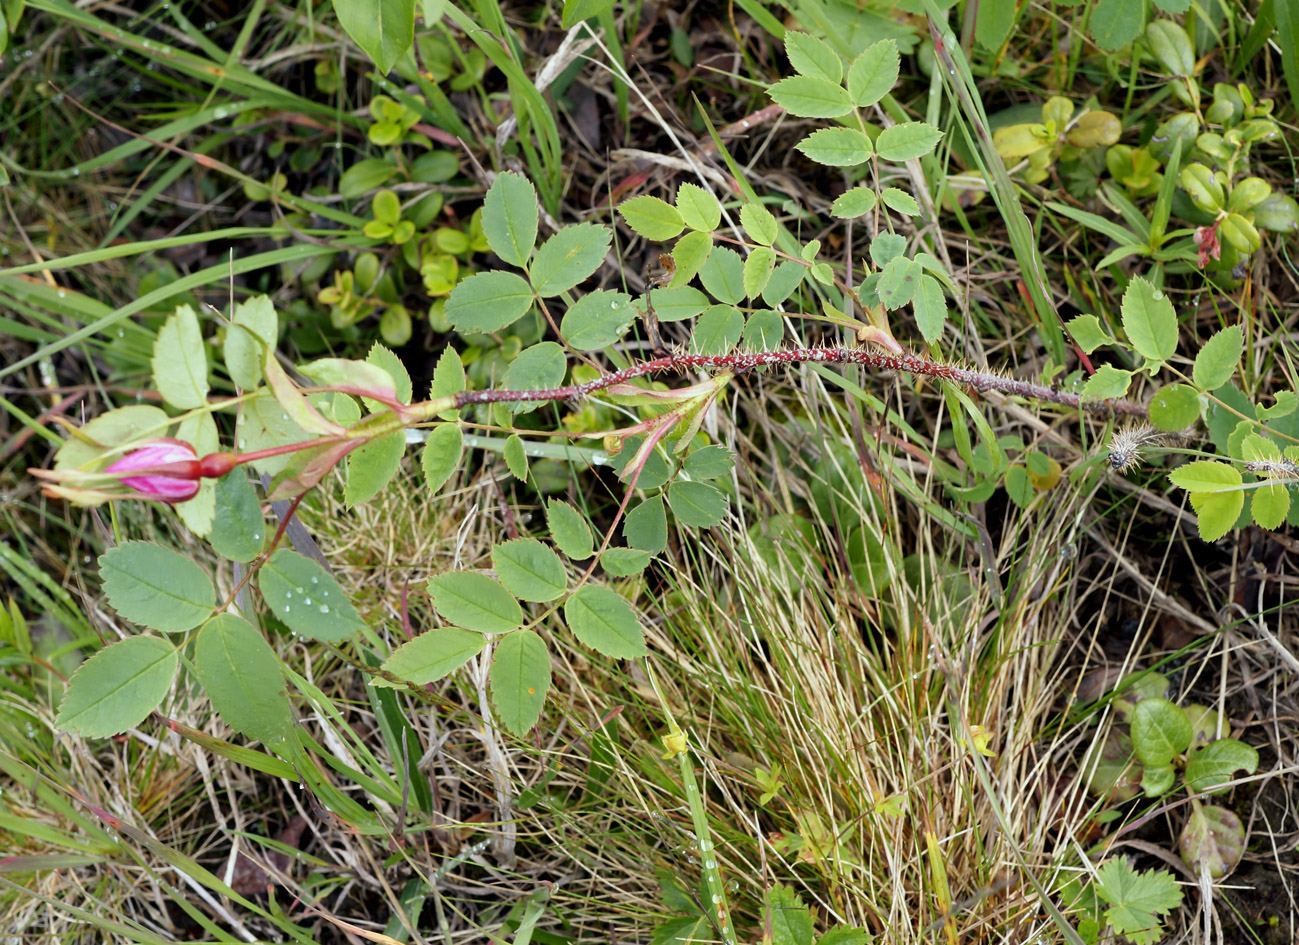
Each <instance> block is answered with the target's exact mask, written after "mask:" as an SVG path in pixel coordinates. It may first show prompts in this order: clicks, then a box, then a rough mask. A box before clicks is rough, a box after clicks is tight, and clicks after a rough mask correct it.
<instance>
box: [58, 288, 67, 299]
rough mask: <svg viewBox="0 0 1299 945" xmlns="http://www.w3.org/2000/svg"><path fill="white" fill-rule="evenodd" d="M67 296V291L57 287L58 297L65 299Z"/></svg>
mask: <svg viewBox="0 0 1299 945" xmlns="http://www.w3.org/2000/svg"><path fill="white" fill-rule="evenodd" d="M67 297H68V293H66V292H64V291H63V290H62V289H59V298H61V299H66V298H67Z"/></svg>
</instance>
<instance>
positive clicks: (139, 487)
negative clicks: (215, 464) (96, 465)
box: [104, 438, 199, 502]
mask: <svg viewBox="0 0 1299 945" xmlns="http://www.w3.org/2000/svg"><path fill="white" fill-rule="evenodd" d="M104 472H106V473H117V474H119V475H120V474H121V473H129V472H135V473H138V475H134V476H121V481H122V485H124V486H129V487H130V488H132V489H134V490H136V491H137V492H139V493H141V494H142V496H143V497H144V498H147V499H156V500H157V501H159V502H184V501H185V500H186V499H192V498H194V495H195V493H197V492H198V487H199V483H198V479H199V470H198V454H197V453H195V452H194V447H192V446H190V445H189V444H188V443H182V442H181V441H180V440H173V439H169V438H165V439H160V440H154V441H153V442H152V443H150V444H148V445H147V446H142V447H140V448H139V449H138V450H132V451H131V452H130V453H127V454H126V455H125V456H123V457H122V458H121V459H119V460H118V461H117V462H115V463H113V465H111V466H109V467H108V468H107V469H106V470H104Z"/></svg>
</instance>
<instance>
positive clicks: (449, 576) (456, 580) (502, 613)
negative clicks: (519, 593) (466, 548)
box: [428, 571, 523, 633]
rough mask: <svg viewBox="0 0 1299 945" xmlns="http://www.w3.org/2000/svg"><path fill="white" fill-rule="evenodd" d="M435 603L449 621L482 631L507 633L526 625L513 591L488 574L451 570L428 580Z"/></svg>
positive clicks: (459, 625) (439, 611)
mask: <svg viewBox="0 0 1299 945" xmlns="http://www.w3.org/2000/svg"><path fill="white" fill-rule="evenodd" d="M428 590H429V593H430V594H432V595H433V604H434V606H436V607H437V609H438V613H440V614H441V615H442V616H443V617H444V618H445V619H446V621H447V622H448V623H453V624H455V625H456V626H458V627H466V628H468V629H470V630H477V631H479V632H480V633H508V632H509V631H510V630H514V629H515V628H517V627H520V626H522V625H523V610H522V608H520V607H519V602H518V601H517V600H515V599H514V595H513V594H511V593H510V592H509V591H507V590H506V589H505V588H504V587H502V586H501V585H500V583H499V582H497V581H494V580H492V579H491V578H489V577H488V576H487V575H486V574H479V573H478V572H476V571H450V572H448V573H446V574H439V575H438V576H437V577H435V578H432V579H431V580H430V581H429V582H428Z"/></svg>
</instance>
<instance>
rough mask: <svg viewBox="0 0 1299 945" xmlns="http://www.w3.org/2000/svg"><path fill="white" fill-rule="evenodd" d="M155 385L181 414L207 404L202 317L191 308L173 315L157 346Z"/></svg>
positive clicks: (154, 348) (167, 322)
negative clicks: (182, 411)
mask: <svg viewBox="0 0 1299 945" xmlns="http://www.w3.org/2000/svg"><path fill="white" fill-rule="evenodd" d="M150 363H151V365H152V367H153V384H154V386H155V387H156V388H157V389H158V393H159V394H161V395H162V399H163V400H165V401H166V402H167V403H169V404H171V406H173V407H176V408H177V409H179V410H193V409H194V408H196V407H202V406H203V405H204V404H205V403H207V392H208V383H207V352H206V346H205V345H204V344H203V332H202V330H201V329H200V328H199V324H198V316H197V315H195V314H194V310H193V309H192V308H190V307H189V306H188V305H182V306H180V307H179V308H177V309H176V311H175V312H174V313H172V314H171V315H170V316H169V317H168V318H167V321H166V322H164V323H163V326H162V328H161V329H159V331H158V337H157V339H156V340H155V341H154V343H153V360H152V361H151V362H150Z"/></svg>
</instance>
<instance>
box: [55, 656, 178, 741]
mask: <svg viewBox="0 0 1299 945" xmlns="http://www.w3.org/2000/svg"><path fill="white" fill-rule="evenodd" d="M179 663H180V656H179V654H178V653H177V652H176V648H175V647H174V646H172V645H171V644H170V643H168V642H167V641H166V640H163V639H160V638H158V637H131V638H130V639H127V640H122V641H121V642H119V643H114V644H112V645H111V646H106V647H104V649H102V650H100V651H99V652H98V653H96V654H95V655H94V656H92V657H91V658H90V659H88V660H86V661H85V662H84V663H82V664H81V665H80V666H79V667H78V668H77V671H76V672H75V673H73V674H72V678H71V679H70V680H68V689H67V692H66V693H65V694H64V696H63V702H62V703H61V704H60V705H59V714H58V716H57V717H56V718H55V720H54V727H55V728H56V729H60V730H62V731H65V732H75V733H77V734H78V735H83V736H85V737H87V738H105V737H107V736H109V735H116V734H118V733H119V732H124V731H126V730H127V729H129V728H132V727H134V726H136V725H139V724H140V723H141V722H142V721H144V718H145V716H147V715H148V714H149V713H150V712H152V711H153V710H154V709H155V708H156V707H157V705H158V703H160V702H161V701H162V700H163V697H165V696H166V695H167V692H168V691H169V690H170V689H171V683H172V680H173V679H174V678H175V677H176V667H177V666H178V665H179Z"/></svg>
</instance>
